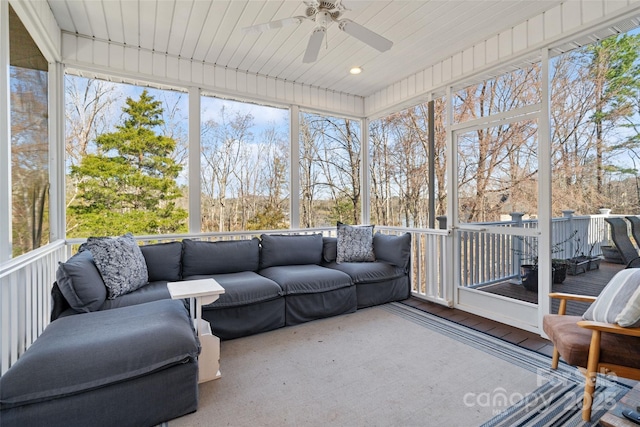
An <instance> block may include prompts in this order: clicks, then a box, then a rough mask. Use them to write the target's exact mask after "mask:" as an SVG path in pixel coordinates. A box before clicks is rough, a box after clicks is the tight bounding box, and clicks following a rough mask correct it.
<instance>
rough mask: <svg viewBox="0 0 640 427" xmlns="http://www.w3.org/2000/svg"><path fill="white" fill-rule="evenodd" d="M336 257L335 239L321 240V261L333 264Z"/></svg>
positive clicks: (336, 243) (336, 240)
mask: <svg viewBox="0 0 640 427" xmlns="http://www.w3.org/2000/svg"><path fill="white" fill-rule="evenodd" d="M337 256H338V239H337V238H336V237H323V238H322V260H323V261H324V262H334V261H335V260H336V257H337Z"/></svg>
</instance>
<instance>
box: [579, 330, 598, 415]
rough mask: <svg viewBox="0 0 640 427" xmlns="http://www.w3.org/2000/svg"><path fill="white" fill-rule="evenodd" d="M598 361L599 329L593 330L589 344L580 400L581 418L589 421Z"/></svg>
mask: <svg viewBox="0 0 640 427" xmlns="http://www.w3.org/2000/svg"><path fill="white" fill-rule="evenodd" d="M599 361H600V331H593V332H592V334H591V344H590V345H589V359H588V360H587V372H586V373H585V383H584V397H583V400H582V420H583V421H591V409H592V406H593V394H594V392H595V389H596V381H597V378H598V376H597V375H598V363H599Z"/></svg>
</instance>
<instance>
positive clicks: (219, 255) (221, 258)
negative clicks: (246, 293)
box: [182, 238, 260, 277]
mask: <svg viewBox="0 0 640 427" xmlns="http://www.w3.org/2000/svg"><path fill="white" fill-rule="evenodd" d="M182 246H183V251H182V277H188V276H197V275H211V274H226V273H239V272H241V271H257V270H258V262H259V260H260V241H259V240H258V239H257V238H253V239H251V240H234V241H228V242H200V241H195V240H191V239H184V240H183V241H182Z"/></svg>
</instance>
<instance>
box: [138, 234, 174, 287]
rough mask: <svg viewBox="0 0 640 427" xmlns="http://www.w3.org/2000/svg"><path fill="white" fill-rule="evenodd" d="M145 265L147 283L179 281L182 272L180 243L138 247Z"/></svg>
mask: <svg viewBox="0 0 640 427" xmlns="http://www.w3.org/2000/svg"><path fill="white" fill-rule="evenodd" d="M140 250H141V251H142V255H143V256H144V260H145V261H146V263H147V272H148V274H149V282H157V281H160V280H164V281H167V282H175V281H178V280H180V273H181V272H182V242H169V243H157V244H155V245H144V246H140Z"/></svg>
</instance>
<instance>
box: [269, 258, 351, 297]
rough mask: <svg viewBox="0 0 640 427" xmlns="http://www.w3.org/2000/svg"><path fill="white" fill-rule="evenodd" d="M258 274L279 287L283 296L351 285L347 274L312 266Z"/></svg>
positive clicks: (292, 266) (289, 266)
mask: <svg viewBox="0 0 640 427" xmlns="http://www.w3.org/2000/svg"><path fill="white" fill-rule="evenodd" d="M259 273H260V274H261V275H262V276H265V277H268V278H269V279H271V280H273V281H274V282H276V283H277V284H278V285H280V287H281V288H282V291H283V293H284V295H292V294H313V293H318V292H327V291H331V290H334V289H340V288H346V287H348V286H351V285H352V284H353V282H352V281H351V277H349V275H348V274H346V273H343V272H342V271H338V270H333V269H331V268H325V267H320V266H319V265H314V264H307V265H285V266H276V267H269V268H266V269H264V270H260V271H259Z"/></svg>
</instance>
